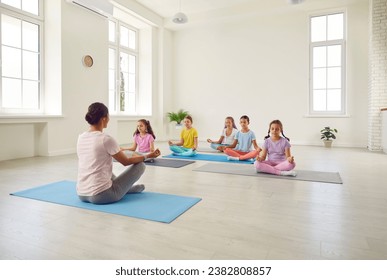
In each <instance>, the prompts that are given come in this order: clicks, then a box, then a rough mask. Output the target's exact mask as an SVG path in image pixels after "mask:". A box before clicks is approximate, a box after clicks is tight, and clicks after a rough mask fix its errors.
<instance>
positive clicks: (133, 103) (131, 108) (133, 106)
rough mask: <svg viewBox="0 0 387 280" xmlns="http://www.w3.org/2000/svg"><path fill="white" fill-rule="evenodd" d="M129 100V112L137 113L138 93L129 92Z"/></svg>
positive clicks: (127, 109)
mask: <svg viewBox="0 0 387 280" xmlns="http://www.w3.org/2000/svg"><path fill="white" fill-rule="evenodd" d="M127 98H128V101H127V104H128V105H127V108H126V111H127V112H128V113H135V112H136V95H135V94H134V93H129V94H128V96H127Z"/></svg>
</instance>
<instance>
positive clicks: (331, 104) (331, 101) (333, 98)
mask: <svg viewBox="0 0 387 280" xmlns="http://www.w3.org/2000/svg"><path fill="white" fill-rule="evenodd" d="M327 110H328V111H340V110H341V90H339V89H334V90H328V91H327Z"/></svg>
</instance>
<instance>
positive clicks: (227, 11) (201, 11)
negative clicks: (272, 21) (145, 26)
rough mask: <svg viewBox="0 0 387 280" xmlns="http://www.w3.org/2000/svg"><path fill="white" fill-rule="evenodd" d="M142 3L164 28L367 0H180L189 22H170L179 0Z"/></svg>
mask: <svg viewBox="0 0 387 280" xmlns="http://www.w3.org/2000/svg"><path fill="white" fill-rule="evenodd" d="M136 1H137V2H138V3H140V4H141V5H143V6H145V7H146V8H148V9H150V10H152V11H153V12H155V13H156V14H158V15H160V16H161V17H163V18H164V23H165V27H167V28H171V29H179V28H182V27H183V26H184V27H186V26H192V25H194V24H199V23H201V22H204V21H206V20H208V19H210V20H214V19H223V20H224V19H226V18H230V17H236V16H242V15H243V14H253V13H254V14H259V13H278V12H279V11H280V12H281V13H283V12H286V11H287V10H289V11H291V10H297V9H301V10H313V9H314V10H315V9H329V8H332V7H343V6H345V5H348V4H350V3H354V2H367V3H368V1H369V0H305V1H304V3H301V4H298V5H291V4H289V3H288V0H181V11H182V12H184V13H185V14H186V15H187V16H188V23H187V24H183V25H181V24H180V25H179V24H174V23H172V21H171V19H172V17H173V16H174V15H175V14H176V13H177V12H179V0H136Z"/></svg>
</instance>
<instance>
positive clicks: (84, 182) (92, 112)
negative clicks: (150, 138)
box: [77, 102, 160, 204]
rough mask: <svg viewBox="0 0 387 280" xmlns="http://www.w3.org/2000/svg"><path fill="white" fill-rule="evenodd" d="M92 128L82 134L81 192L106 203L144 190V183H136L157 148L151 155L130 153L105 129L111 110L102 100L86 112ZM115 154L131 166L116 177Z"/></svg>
mask: <svg viewBox="0 0 387 280" xmlns="http://www.w3.org/2000/svg"><path fill="white" fill-rule="evenodd" d="M85 119H86V121H87V122H88V123H89V124H90V129H89V130H88V131H86V132H83V133H82V134H81V135H79V137H78V143H77V154H78V182H77V193H78V196H79V198H80V199H81V200H82V201H85V202H91V203H95V204H106V203H112V202H116V201H119V200H120V199H121V198H123V197H124V195H125V194H127V193H138V192H142V191H143V190H144V188H145V186H144V185H142V184H140V185H134V183H135V182H137V180H138V179H140V177H141V175H142V174H143V173H144V171H145V164H144V163H143V162H144V160H146V159H147V158H156V157H158V156H159V155H160V151H159V150H158V149H156V150H155V151H154V152H151V153H149V154H147V155H136V156H131V157H127V156H126V154H125V153H124V152H123V151H121V149H120V146H119V145H118V143H117V141H116V140H114V139H113V138H112V137H111V136H109V135H107V134H105V133H104V132H103V129H104V128H106V127H107V125H108V122H109V110H108V108H107V107H106V106H105V105H104V104H102V103H98V102H97V103H93V104H91V105H90V106H89V109H88V112H87V114H86V116H85ZM112 158H114V159H115V160H117V161H118V162H120V163H121V164H122V165H124V166H128V165H129V167H128V168H127V169H126V170H125V171H124V172H122V174H121V175H119V176H118V177H116V176H115V175H114V174H113V162H112Z"/></svg>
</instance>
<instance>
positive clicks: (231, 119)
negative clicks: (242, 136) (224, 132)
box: [224, 116, 237, 129]
mask: <svg viewBox="0 0 387 280" xmlns="http://www.w3.org/2000/svg"><path fill="white" fill-rule="evenodd" d="M226 120H230V121H231V123H232V127H233V128H235V129H237V126H236V125H235V121H234V118H233V117H230V116H229V117H226ZM224 128H226V126H224Z"/></svg>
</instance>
